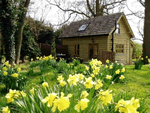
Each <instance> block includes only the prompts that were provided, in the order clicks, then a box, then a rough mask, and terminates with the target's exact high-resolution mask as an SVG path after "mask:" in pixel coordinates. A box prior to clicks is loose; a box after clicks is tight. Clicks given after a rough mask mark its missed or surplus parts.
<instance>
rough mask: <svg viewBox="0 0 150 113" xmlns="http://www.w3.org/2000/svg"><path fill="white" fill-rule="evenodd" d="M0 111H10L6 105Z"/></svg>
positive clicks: (3, 112)
mask: <svg viewBox="0 0 150 113" xmlns="http://www.w3.org/2000/svg"><path fill="white" fill-rule="evenodd" d="M2 113H10V110H9V108H8V106H6V107H3V109H2Z"/></svg>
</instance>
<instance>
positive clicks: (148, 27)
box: [143, 0, 150, 58]
mask: <svg viewBox="0 0 150 113" xmlns="http://www.w3.org/2000/svg"><path fill="white" fill-rule="evenodd" d="M146 56H148V57H150V0H145V21H144V39H143V57H144V58H145V57H146Z"/></svg>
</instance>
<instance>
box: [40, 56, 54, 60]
mask: <svg viewBox="0 0 150 113" xmlns="http://www.w3.org/2000/svg"><path fill="white" fill-rule="evenodd" d="M41 59H42V60H44V61H48V60H52V59H54V57H53V56H52V55H49V56H44V57H43V58H39V60H41Z"/></svg>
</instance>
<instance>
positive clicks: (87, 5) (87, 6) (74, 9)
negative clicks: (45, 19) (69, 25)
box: [47, 0, 126, 25]
mask: <svg viewBox="0 0 150 113" xmlns="http://www.w3.org/2000/svg"><path fill="white" fill-rule="evenodd" d="M125 1H126V0H81V1H72V2H68V1H67V0H66V1H62V0H54V1H50V0H47V2H48V3H49V4H50V5H52V6H56V7H57V8H59V9H60V10H61V11H63V12H64V15H65V14H68V18H67V19H65V20H64V22H62V23H61V24H60V25H62V24H64V23H65V22H67V21H68V20H69V19H70V18H71V16H72V15H73V14H75V16H74V18H76V15H80V16H83V18H84V17H86V18H91V17H96V16H100V15H108V14H110V13H112V11H113V9H114V8H116V7H119V8H120V9H121V6H122V5H123V4H124V2H125ZM119 11H120V10H119Z"/></svg>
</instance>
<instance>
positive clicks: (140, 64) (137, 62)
mask: <svg viewBox="0 0 150 113" xmlns="http://www.w3.org/2000/svg"><path fill="white" fill-rule="evenodd" d="M143 65H144V60H143V58H141V57H140V58H139V59H138V61H135V63H134V66H135V69H141V68H142V66H143Z"/></svg>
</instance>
